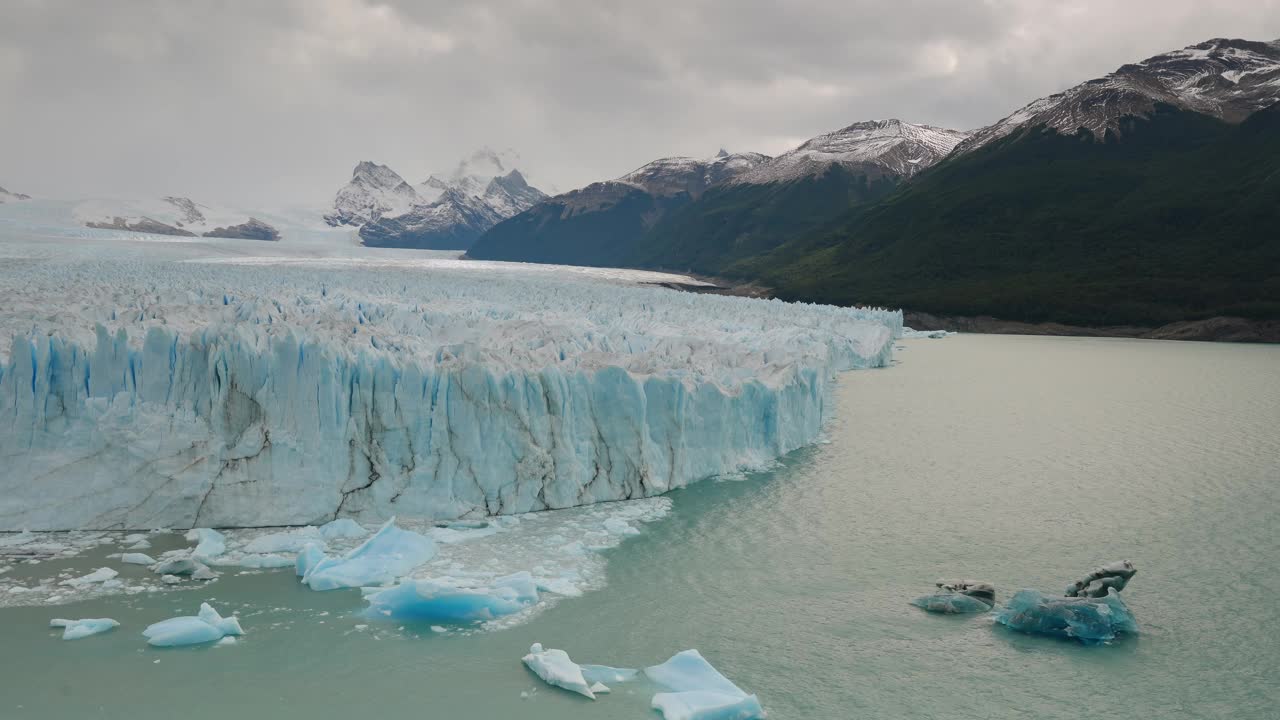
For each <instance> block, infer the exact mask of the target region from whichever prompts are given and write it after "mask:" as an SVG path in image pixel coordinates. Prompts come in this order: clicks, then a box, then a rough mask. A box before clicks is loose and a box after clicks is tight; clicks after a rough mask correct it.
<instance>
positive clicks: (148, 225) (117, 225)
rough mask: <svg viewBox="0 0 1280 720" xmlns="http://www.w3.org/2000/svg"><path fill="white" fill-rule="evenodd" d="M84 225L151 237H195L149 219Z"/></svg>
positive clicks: (120, 220) (177, 228) (119, 220)
mask: <svg viewBox="0 0 1280 720" xmlns="http://www.w3.org/2000/svg"><path fill="white" fill-rule="evenodd" d="M85 225H87V226H88V227H91V228H97V229H99V230H127V231H129V232H139V233H149V234H152V235H177V236H179V237H196V234H195V233H193V232H191V231H190V230H183V229H182V228H179V227H174V226H173V225H168V224H165V223H162V222H160V221H158V220H152V219H151V218H149V217H142V218H138V219H136V220H130V219H128V218H123V217H114V218H112V219H111V220H110V221H94V222H87V223H85Z"/></svg>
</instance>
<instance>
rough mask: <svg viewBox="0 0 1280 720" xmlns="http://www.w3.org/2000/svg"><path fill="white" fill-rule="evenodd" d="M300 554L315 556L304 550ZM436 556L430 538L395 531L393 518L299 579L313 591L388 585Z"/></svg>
mask: <svg viewBox="0 0 1280 720" xmlns="http://www.w3.org/2000/svg"><path fill="white" fill-rule="evenodd" d="M303 552H312V553H314V551H309V550H308V549H307V548H303ZM435 554H436V544H435V542H434V541H433V540H432V539H431V538H429V537H426V536H424V535H420V534H418V533H416V532H413V531H411V530H402V529H400V528H398V527H396V524H395V518H392V519H390V520H388V521H387V523H386V524H385V525H383V526H382V528H381V529H380V530H378V532H377V533H375V534H374V536H373V537H371V538H369V539H368V540H366V541H364V542H363V543H361V544H360V545H359V546H358V547H356V548H355V549H354V550H352V551H351V552H349V553H347V554H346V555H344V556H342V557H340V558H331V557H329V556H327V555H326V556H323V557H322V558H321V559H320V560H319V561H317V562H315V564H313V565H311V567H310V569H309V570H308V571H307V572H306V573H305V574H304V575H303V576H302V582H303V583H304V584H306V585H308V586H309V587H310V588H311V589H312V590H334V589H337V588H348V587H364V586H373V585H387V584H390V583H392V582H395V580H396V578H398V577H400V576H402V575H405V574H407V573H408V572H409V571H410V570H412V569H414V568H416V567H418V566H419V565H422V564H423V563H425V562H427V561H428V560H430V559H431V558H433V557H435ZM301 564H302V563H301V561H299V565H301Z"/></svg>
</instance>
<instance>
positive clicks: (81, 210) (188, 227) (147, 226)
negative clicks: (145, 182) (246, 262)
mask: <svg viewBox="0 0 1280 720" xmlns="http://www.w3.org/2000/svg"><path fill="white" fill-rule="evenodd" d="M72 214H73V216H74V217H75V218H76V220H77V221H79V222H80V223H82V224H84V225H85V226H87V227H91V228H98V229H102V230H126V231H130V232H141V233H149V234H152V235H177V236H182V237H210V238H244V239H249V240H279V239H280V233H279V231H278V230H277V229H276V228H275V227H273V226H271V225H270V224H268V223H266V222H263V221H262V220H259V219H257V218H254V217H251V216H249V215H247V214H245V213H243V212H240V211H237V210H228V209H225V208H216V207H212V206H209V205H203V204H200V203H197V202H194V201H193V200H191V199H190V198H185V197H176V196H172V195H170V196H165V197H162V198H158V199H153V200H140V201H120V200H86V201H84V202H81V203H80V204H78V205H76V206H75V208H74V209H73V210H72Z"/></svg>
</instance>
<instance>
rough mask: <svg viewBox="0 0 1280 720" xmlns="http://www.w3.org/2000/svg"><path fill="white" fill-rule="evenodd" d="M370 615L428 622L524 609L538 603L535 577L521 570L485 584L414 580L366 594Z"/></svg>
mask: <svg viewBox="0 0 1280 720" xmlns="http://www.w3.org/2000/svg"><path fill="white" fill-rule="evenodd" d="M365 599H366V600H367V601H368V602H369V608H368V610H367V614H368V615H370V616H372V617H390V618H395V619H402V620H420V621H424V622H448V623H471V622H480V621H484V620H492V619H494V618H497V617H501V616H503V615H511V614H513V613H517V612H520V611H521V610H524V609H525V608H527V607H530V606H531V605H533V604H534V603H536V602H538V588H537V585H536V584H535V583H534V581H533V577H532V576H531V575H530V574H529V573H527V572H519V573H515V574H512V575H508V576H506V577H502V578H498V579H497V580H494V581H493V582H492V583H491V584H489V585H487V586H481V587H459V586H458V585H457V584H454V583H450V582H443V581H435V580H410V581H407V582H404V583H401V584H400V585H398V586H396V587H393V588H388V589H386V590H381V591H378V592H376V593H373V594H370V595H368V596H366V597H365Z"/></svg>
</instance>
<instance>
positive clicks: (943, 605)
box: [911, 592, 992, 615]
mask: <svg viewBox="0 0 1280 720" xmlns="http://www.w3.org/2000/svg"><path fill="white" fill-rule="evenodd" d="M911 604H912V605H915V606H916V607H918V608H920V609H922V610H928V611H929V612H933V613H942V614H945V615H961V614H965V613H980V612H987V611H988V610H990V609H991V607H992V606H991V605H990V604H988V603H985V602H983V601H982V600H979V599H978V598H975V597H970V596H968V595H965V594H963V593H953V592H942V593H935V594H933V595H921V596H920V597H918V598H916V599H915V600H912V601H911Z"/></svg>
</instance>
